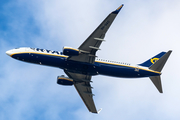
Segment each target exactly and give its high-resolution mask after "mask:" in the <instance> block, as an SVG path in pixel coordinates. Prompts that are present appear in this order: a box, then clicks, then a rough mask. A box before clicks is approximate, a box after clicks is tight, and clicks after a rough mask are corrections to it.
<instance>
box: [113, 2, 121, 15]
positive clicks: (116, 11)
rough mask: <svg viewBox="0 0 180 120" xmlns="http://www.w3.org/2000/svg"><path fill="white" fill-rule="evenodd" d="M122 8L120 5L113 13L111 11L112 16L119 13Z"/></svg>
mask: <svg viewBox="0 0 180 120" xmlns="http://www.w3.org/2000/svg"><path fill="white" fill-rule="evenodd" d="M123 6H124V4H122V5H121V6H119V7H118V8H117V9H116V10H115V11H113V12H112V13H114V14H118V13H119V11H120V10H121V8H122V7H123Z"/></svg>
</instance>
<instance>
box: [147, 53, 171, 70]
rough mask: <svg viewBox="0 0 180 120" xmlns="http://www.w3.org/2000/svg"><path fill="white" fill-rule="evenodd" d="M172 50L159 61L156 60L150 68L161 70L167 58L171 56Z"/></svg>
mask: <svg viewBox="0 0 180 120" xmlns="http://www.w3.org/2000/svg"><path fill="white" fill-rule="evenodd" d="M171 52H172V51H171V50H169V51H168V52H167V53H166V54H165V55H163V56H162V57H161V58H160V59H159V60H158V61H157V62H155V63H154V64H153V65H151V66H150V67H149V69H151V70H154V71H158V72H161V70H162V69H163V67H164V65H165V63H166V61H167V59H168V58H169V56H170V54H171Z"/></svg>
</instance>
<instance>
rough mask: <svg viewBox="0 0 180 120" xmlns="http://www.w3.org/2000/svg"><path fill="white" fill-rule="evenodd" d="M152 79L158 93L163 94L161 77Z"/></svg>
mask: <svg viewBox="0 0 180 120" xmlns="http://www.w3.org/2000/svg"><path fill="white" fill-rule="evenodd" d="M149 78H150V79H151V81H152V82H153V84H154V85H155V86H156V88H157V89H158V91H159V92H160V93H163V91H162V85H161V77H160V76H152V77H149Z"/></svg>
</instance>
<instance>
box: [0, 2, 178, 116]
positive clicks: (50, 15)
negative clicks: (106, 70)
mask: <svg viewBox="0 0 180 120" xmlns="http://www.w3.org/2000/svg"><path fill="white" fill-rule="evenodd" d="M121 4H124V7H123V8H122V9H121V11H120V12H119V14H118V16H117V17H116V19H115V21H114V22H113V24H112V26H111V27H110V29H109V31H108V32H107V34H106V37H105V40H106V42H103V43H102V44H101V46H100V48H101V50H100V51H98V52H97V55H98V57H99V58H103V59H109V60H114V61H122V62H128V63H137V64H138V63H142V62H144V61H146V60H147V59H149V58H151V57H152V56H154V55H156V54H158V53H160V52H162V51H168V50H172V51H173V52H172V54H171V56H170V57H169V59H168V61H167V63H166V65H165V67H164V69H163V70H162V75H161V79H162V85H163V92H164V93H163V94H160V93H159V92H158V90H157V89H156V88H155V86H154V85H153V84H152V82H151V81H150V79H149V78H138V79H127V78H113V77H108V76H101V75H98V76H94V77H92V81H93V83H92V86H93V88H94V89H93V94H95V96H94V101H95V104H96V107H97V109H99V108H102V111H101V113H100V114H98V115H97V114H93V113H90V112H89V111H88V110H87V108H86V106H85V105H84V103H83V101H82V100H81V98H80V97H79V95H78V93H77V91H76V90H75V88H74V87H73V86H72V87H70V86H60V85H58V84H57V83H56V79H57V76H59V75H65V73H64V72H63V70H61V69H59V68H52V67H47V66H40V65H34V64H29V63H24V62H21V61H17V60H15V59H12V58H10V57H9V56H7V55H6V54H5V52H6V51H7V50H10V49H14V48H17V47H34V48H44V49H51V50H57V51H62V48H63V47H64V46H70V47H73V48H78V47H79V46H80V45H81V43H82V42H83V41H84V40H85V39H86V38H87V37H88V36H89V35H90V34H91V33H92V32H93V30H94V29H95V28H96V27H97V26H98V25H99V24H100V23H101V22H102V21H103V20H104V18H105V17H106V16H107V15H108V14H109V13H110V12H112V11H114V10H115V9H116V8H118V7H119V6H120V5H121ZM179 13H180V1H179V0H173V1H170V0H146V1H144V0H74V1H71V0H65V1H62V0H51V1H49V0H31V1H29V0H1V1H0V56H1V57H0V66H1V67H0V91H1V92H0V119H1V120H32V119H33V120H57V119H58V120H68V119H73V120H109V119H113V120H132V119H133V120H159V119H161V120H177V119H179V118H180V114H179V112H180V103H179V101H180V80H179V72H178V71H179V67H180V66H179V61H180V56H179V51H180V47H179V45H180V34H179V31H180V22H179V21H180V16H179Z"/></svg>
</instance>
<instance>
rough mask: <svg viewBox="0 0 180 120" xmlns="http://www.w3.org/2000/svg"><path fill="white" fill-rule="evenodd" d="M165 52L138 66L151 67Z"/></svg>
mask: <svg viewBox="0 0 180 120" xmlns="http://www.w3.org/2000/svg"><path fill="white" fill-rule="evenodd" d="M165 53H166V52H161V53H159V54H157V55H156V56H154V57H152V58H150V59H149V60H147V61H145V62H143V63H141V64H139V65H140V66H144V67H150V66H151V65H153V64H154V63H155V62H156V61H157V60H159V59H160V58H161V57H162V56H163V55H164V54H165Z"/></svg>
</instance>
